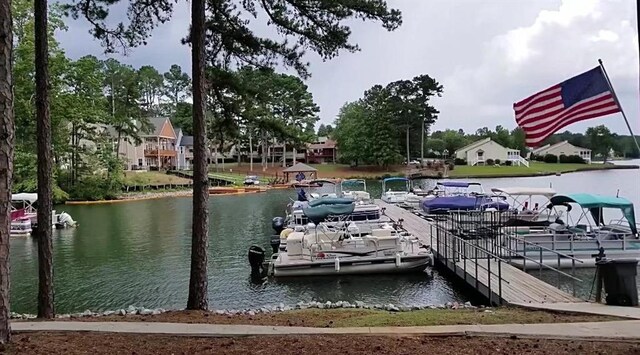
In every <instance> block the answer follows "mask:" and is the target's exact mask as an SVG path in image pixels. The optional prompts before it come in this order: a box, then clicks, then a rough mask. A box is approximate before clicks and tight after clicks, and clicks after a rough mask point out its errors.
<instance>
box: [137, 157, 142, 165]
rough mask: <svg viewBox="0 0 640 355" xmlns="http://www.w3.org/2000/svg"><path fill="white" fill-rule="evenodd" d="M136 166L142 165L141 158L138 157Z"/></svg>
mask: <svg viewBox="0 0 640 355" xmlns="http://www.w3.org/2000/svg"><path fill="white" fill-rule="evenodd" d="M138 166H142V158H140V159H138Z"/></svg>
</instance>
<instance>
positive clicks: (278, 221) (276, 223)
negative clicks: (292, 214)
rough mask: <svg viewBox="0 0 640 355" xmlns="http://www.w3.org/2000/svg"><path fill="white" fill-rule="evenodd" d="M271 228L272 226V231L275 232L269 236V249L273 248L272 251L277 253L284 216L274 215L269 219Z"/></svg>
mask: <svg viewBox="0 0 640 355" xmlns="http://www.w3.org/2000/svg"><path fill="white" fill-rule="evenodd" d="M271 228H273V231H274V232H275V234H273V235H272V236H271V240H270V243H271V249H272V250H273V252H274V253H277V252H278V250H279V249H280V233H282V231H283V230H284V218H282V217H275V218H273V219H272V220H271Z"/></svg>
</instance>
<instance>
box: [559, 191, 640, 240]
mask: <svg viewBox="0 0 640 355" xmlns="http://www.w3.org/2000/svg"><path fill="white" fill-rule="evenodd" d="M549 201H550V202H551V204H552V205H554V206H555V205H564V204H567V203H577V204H578V205H580V207H582V208H587V209H589V211H590V212H591V215H592V216H593V219H594V221H595V222H596V223H597V224H598V225H602V224H604V217H603V216H602V209H603V208H618V209H620V210H621V211H622V214H623V215H624V217H625V218H626V219H627V221H628V222H629V227H631V232H632V233H633V234H636V233H638V228H637V227H636V217H635V212H634V208H633V203H632V202H631V201H629V200H627V199H626V198H622V197H613V196H601V195H592V194H567V195H562V194H559V195H555V196H553V197H552V198H551V199H550V200H549Z"/></svg>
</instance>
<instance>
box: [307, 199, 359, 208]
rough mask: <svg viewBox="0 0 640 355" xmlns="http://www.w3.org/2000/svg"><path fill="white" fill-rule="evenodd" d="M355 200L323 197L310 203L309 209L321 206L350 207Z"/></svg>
mask: <svg viewBox="0 0 640 355" xmlns="http://www.w3.org/2000/svg"><path fill="white" fill-rule="evenodd" d="M352 203H353V199H350V198H340V197H322V198H319V199H316V200H313V201H311V202H309V207H317V206H321V205H350V204H352Z"/></svg>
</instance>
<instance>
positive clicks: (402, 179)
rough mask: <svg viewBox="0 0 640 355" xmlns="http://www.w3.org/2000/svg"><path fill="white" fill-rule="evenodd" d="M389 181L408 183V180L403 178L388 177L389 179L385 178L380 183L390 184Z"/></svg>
mask: <svg viewBox="0 0 640 355" xmlns="http://www.w3.org/2000/svg"><path fill="white" fill-rule="evenodd" d="M390 181H405V182H406V181H409V179H407V178H403V177H390V178H386V179H384V180H382V182H390Z"/></svg>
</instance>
